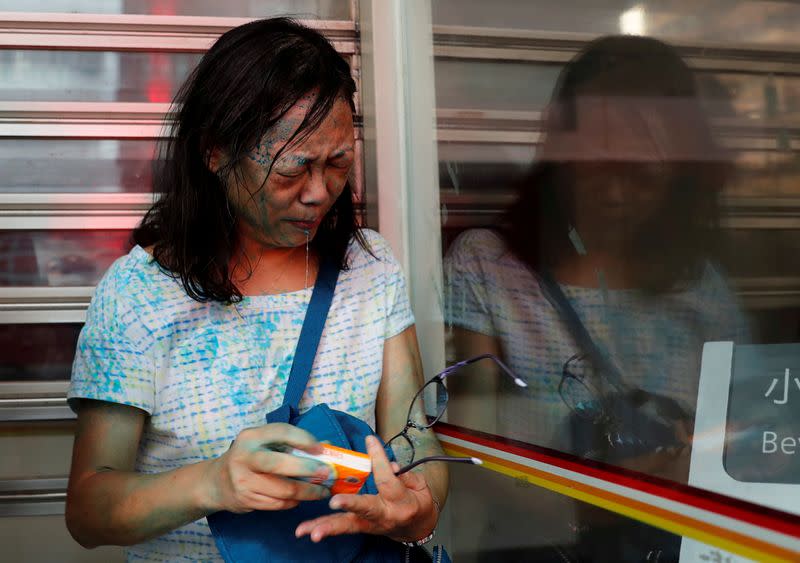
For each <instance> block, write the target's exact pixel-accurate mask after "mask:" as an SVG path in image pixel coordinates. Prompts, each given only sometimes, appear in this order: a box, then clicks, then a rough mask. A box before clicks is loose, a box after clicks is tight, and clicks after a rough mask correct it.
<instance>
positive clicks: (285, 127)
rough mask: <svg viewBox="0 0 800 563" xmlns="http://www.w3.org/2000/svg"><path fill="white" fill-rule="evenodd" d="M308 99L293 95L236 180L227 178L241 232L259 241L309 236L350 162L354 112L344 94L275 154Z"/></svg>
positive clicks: (290, 243) (278, 242) (286, 243)
mask: <svg viewBox="0 0 800 563" xmlns="http://www.w3.org/2000/svg"><path fill="white" fill-rule="evenodd" d="M312 103H313V97H312V95H309V96H306V97H304V98H303V99H301V100H300V101H298V103H297V104H295V105H294V106H293V107H292V108H291V109H290V110H289V111H288V112H287V114H286V115H285V116H284V117H283V119H281V121H280V122H279V123H278V124H277V125H276V126H275V127H273V128H272V130H271V131H269V132H268V133H267V134H266V135H265V136H264V137H263V138H262V139H261V141H260V142H259V143H258V145H257V146H256V147H255V148H254V149H253V150H252V151H251V152H250V154H249V155H248V156H247V157H246V158H244V159H243V161H242V162H241V164H240V168H241V174H240V176H241V178H240V181H237V180H236V179H235V178H234V177H231V179H230V181H229V183H228V185H229V186H230V191H229V193H230V195H229V197H230V202H231V205H232V206H233V208H234V209H235V211H236V214H237V216H238V217H239V218H240V222H239V231H240V235H241V236H243V237H246V238H249V239H252V240H253V241H255V242H257V243H259V244H261V245H262V246H265V247H270V248H291V247H296V246H300V245H303V244H305V243H306V236H308V237H309V238H310V239H313V238H314V236H315V235H316V233H317V230H318V229H319V225H320V223H321V222H322V219H323V218H324V217H325V215H326V214H327V213H328V211H330V209H331V207H332V206H333V204H334V202H335V201H336V199H337V198H338V197H339V196H340V195H341V193H342V191H343V189H344V186H345V182H346V181H347V175H348V173H349V171H350V168H351V167H352V165H353V159H354V145H355V135H354V129H353V114H352V111H351V110H350V105H349V104H348V103H347V101H346V100H345V99H344V98H339V99H337V100H336V102H335V103H334V105H333V107H332V108H331V111H330V113H329V114H328V115H327V116H326V117H325V119H324V120H323V121H322V123H321V125H320V126H319V128H317V130H316V131H314V132H313V133H311V134H310V135H309V136H308V137H307V138H306V139H305V140H303V141H302V142H301V143H295V144H291V145H290V146H288V147H286V148H285V150H283V151H282V152H281V153H280V154H279V155H278V153H279V151H281V149H283V148H284V147H285V146H286V144H287V141H288V140H289V139H290V138H291V137H292V135H293V134H294V132H295V131H296V130H297V128H298V127H299V126H300V124H301V123H302V121H303V118H304V117H305V115H306V112H307V111H308V110H309V108H310V107H311V105H312ZM276 155H277V160H276ZM270 166H271V167H272V170H271V171H270Z"/></svg>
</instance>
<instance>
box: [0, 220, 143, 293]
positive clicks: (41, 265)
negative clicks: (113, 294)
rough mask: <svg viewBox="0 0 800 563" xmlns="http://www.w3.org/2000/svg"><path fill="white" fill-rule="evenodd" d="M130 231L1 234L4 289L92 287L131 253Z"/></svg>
mask: <svg viewBox="0 0 800 563" xmlns="http://www.w3.org/2000/svg"><path fill="white" fill-rule="evenodd" d="M129 240H130V231H126V230H113V231H111V230H110V231H57V230H51V231H50V230H48V231H0V286H17V287H26V286H90V285H94V284H96V283H97V282H98V281H99V280H100V278H101V277H102V275H103V273H104V272H105V271H106V270H107V269H108V267H109V266H111V264H112V262H114V260H116V259H117V258H119V257H120V256H122V255H123V254H125V253H127V252H128V250H130V244H129Z"/></svg>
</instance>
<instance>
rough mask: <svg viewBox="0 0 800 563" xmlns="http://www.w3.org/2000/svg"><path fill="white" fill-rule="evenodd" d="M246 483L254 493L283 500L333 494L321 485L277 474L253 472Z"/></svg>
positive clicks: (314, 497)
mask: <svg viewBox="0 0 800 563" xmlns="http://www.w3.org/2000/svg"><path fill="white" fill-rule="evenodd" d="M245 485H246V487H247V488H248V489H249V490H250V491H252V492H253V493H254V494H258V495H264V496H269V497H272V498H276V499H281V500H298V501H299V500H320V499H324V498H328V497H330V496H331V493H330V490H329V489H327V488H325V487H323V486H321V485H314V484H312V483H306V482H304V481H298V480H296V479H287V478H285V477H279V476H277V475H267V474H253V475H252V476H251V477H250V478H249V479H247V480H246V481H245Z"/></svg>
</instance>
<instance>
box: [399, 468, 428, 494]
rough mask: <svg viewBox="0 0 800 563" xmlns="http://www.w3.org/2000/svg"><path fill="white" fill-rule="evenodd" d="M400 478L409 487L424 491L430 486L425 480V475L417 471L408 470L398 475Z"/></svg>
mask: <svg viewBox="0 0 800 563" xmlns="http://www.w3.org/2000/svg"><path fill="white" fill-rule="evenodd" d="M398 478H399V479H400V481H401V482H402V483H403V485H405V486H406V488H407V489H411V490H414V491H422V490H425V489H427V488H428V482H427V481H426V480H425V477H423V476H422V475H420V474H419V473H417V472H416V471H406V472H405V473H403V474H402V475H398Z"/></svg>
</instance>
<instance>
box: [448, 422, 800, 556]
mask: <svg viewBox="0 0 800 563" xmlns="http://www.w3.org/2000/svg"><path fill="white" fill-rule="evenodd" d="M443 438H444V437H443ZM445 440H446V438H445ZM443 447H444V450H445V452H447V453H448V454H449V455H459V454H460V455H466V456H475V457H479V458H481V459H482V460H483V461H484V463H483V466H484V467H486V468H487V469H491V470H492V471H496V472H498V473H502V474H503V475H508V476H509V477H513V478H515V479H523V480H525V481H527V482H529V483H532V484H534V485H538V486H540V487H543V488H545V489H548V490H550V491H554V492H556V493H560V494H563V495H566V496H569V497H572V498H575V499H578V500H580V501H583V502H587V503H589V504H593V505H595V506H599V507H601V508H605V509H607V510H611V511H613V512H616V513H618V514H623V515H625V516H628V517H630V518H633V519H635V520H638V521H640V522H644V523H645V524H649V525H651V526H655V527H657V528H661V529H664V530H667V531H669V532H672V533H674V534H678V535H681V536H688V537H691V538H694V539H697V540H699V541H701V542H703V543H706V544H710V545H714V546H716V547H719V548H722V549H724V550H726V551H730V552H732V553H737V554H739V555H743V556H744V557H747V558H749V559H754V560H757V561H765V562H770V563H771V562H786V561H789V562H791V561H798V560H799V559H800V553H797V552H794V551H790V550H788V549H784V548H782V547H779V546H776V545H772V544H770V543H767V542H764V541H761V540H758V539H755V538H752V537H749V536H744V535H742V534H739V533H737V532H732V531H730V530H725V529H723V528H719V527H718V526H714V525H711V524H707V523H705V522H702V521H700V520H696V519H694V518H689V517H687V516H683V515H680V514H676V513H674V512H671V511H669V510H665V509H663V508H660V507H656V506H651V505H648V504H646V503H643V502H641V501H637V500H633V499H629V498H627V497H623V496H620V495H617V494H615V493H610V492H607V491H604V490H603V489H598V488H596V487H592V486H591V485H586V484H585V483H581V482H579V481H575V480H572V479H568V478H565V477H561V476H558V475H554V474H552V473H547V472H545V471H540V470H538V469H533V468H531V467H527V466H524V465H521V464H518V463H514V462H512V461H508V460H505V459H501V458H498V457H495V456H491V455H486V454H485V453H483V452H476V451H474V450H471V449H469V448H465V447H463V446H456V445H454V444H449V443H446V442H445V443H443Z"/></svg>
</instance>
